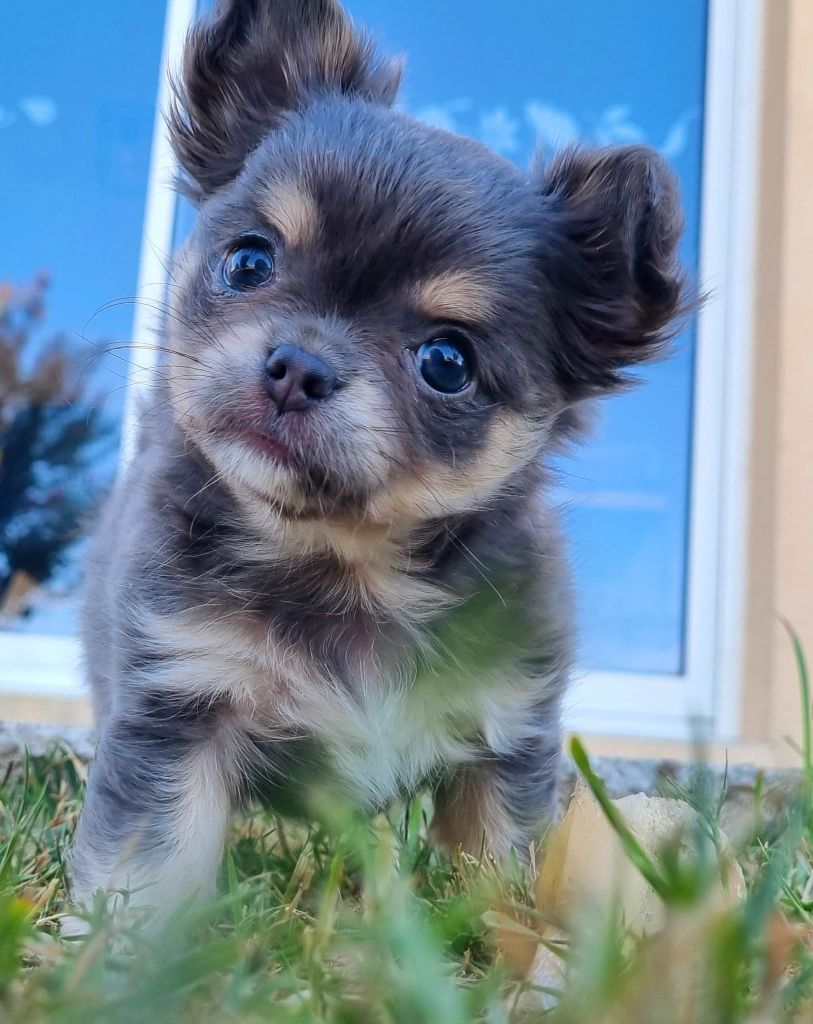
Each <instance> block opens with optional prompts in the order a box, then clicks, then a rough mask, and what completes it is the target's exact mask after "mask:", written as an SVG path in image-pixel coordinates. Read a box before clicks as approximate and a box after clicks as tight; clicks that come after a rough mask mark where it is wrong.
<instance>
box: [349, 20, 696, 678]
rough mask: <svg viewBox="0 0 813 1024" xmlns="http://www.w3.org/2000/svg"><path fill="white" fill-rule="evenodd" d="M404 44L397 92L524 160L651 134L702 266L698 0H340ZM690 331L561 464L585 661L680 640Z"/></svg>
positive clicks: (677, 659) (661, 651) (668, 669)
mask: <svg viewBox="0 0 813 1024" xmlns="http://www.w3.org/2000/svg"><path fill="white" fill-rule="evenodd" d="M349 6H350V9H351V11H352V12H353V14H354V15H355V16H356V17H357V18H358V20H359V21H360V22H362V23H363V24H366V25H368V26H369V27H370V28H371V29H373V30H374V32H375V34H376V35H377V36H378V37H379V39H380V40H381V42H382V43H384V44H386V45H387V47H388V48H389V49H390V50H392V51H394V52H401V51H403V52H404V53H406V54H407V72H406V78H405V88H404V92H403V103H404V105H405V106H406V107H407V108H408V109H409V111H410V112H411V113H414V114H416V115H418V116H419V117H422V118H424V119H426V120H428V121H432V122H434V123H435V124H438V125H440V126H443V127H446V128H449V129H452V130H454V131H461V132H466V133H468V134H471V135H474V136H476V137H478V138H479V139H481V140H482V141H483V142H485V143H487V144H488V145H490V146H492V147H494V148H495V149H497V150H498V151H499V152H500V153H502V154H503V155H504V156H506V157H508V158H510V159H512V160H515V161H517V162H519V163H521V164H523V165H527V163H528V161H529V158H530V156H531V153H532V151H533V150H534V148H535V144H537V143H538V144H539V145H540V146H541V148H542V151H543V153H544V152H548V153H550V152H551V151H553V150H554V149H555V148H556V147H557V146H561V145H563V144H565V143H568V142H572V141H576V140H578V141H584V142H592V143H600V144H606V143H634V142H646V143H648V144H650V145H654V146H656V147H658V148H659V149H660V150H661V151H662V152H663V153H664V154H665V155H666V156H667V157H668V159H669V160H670V162H671V164H672V166H673V167H674V168H675V170H676V171H677V173H678V175H679V178H680V182H681V186H682V191H683V197H684V201H685V204H686V213H687V233H686V240H685V246H684V255H685V259H686V261H687V263H688V265H689V266H690V267H691V268H693V269H694V268H696V266H697V248H698V225H699V210H700V165H701V149H702V128H703V123H702V121H703V119H702V114H703V98H704V67H705V39H706V0H681V2H680V3H652V2H651V0H615V2H613V3H606V2H604V0H569V2H568V3H566V4H563V3H561V2H559V0H504V2H503V3H501V4H499V6H498V7H497V8H495V7H494V5H493V4H490V3H486V2H485V0H444V2H443V3H438V2H437V0H412V2H410V3H408V4H393V3H390V2H388V0H351V2H350V5H349ZM693 343H694V334H693V331H687V332H686V333H685V334H684V336H683V337H682V338H680V340H679V342H678V345H677V349H676V353H675V355H674V356H673V358H672V359H670V360H669V361H667V362H664V363H662V364H661V365H659V366H656V367H654V368H652V369H650V370H647V371H646V372H645V373H643V374H641V376H642V377H643V378H644V380H645V386H644V387H642V388H640V389H638V390H637V391H635V392H633V393H631V394H627V395H624V396H623V397H621V398H615V399H612V400H610V401H608V402H606V403H605V404H604V406H603V407H602V408H601V409H599V410H598V416H597V419H596V425H595V430H594V433H593V436H592V439H591V440H590V442H589V443H588V444H587V445H586V446H585V447H584V449H583V450H581V451H580V452H579V453H578V454H577V455H575V456H574V457H572V458H569V459H567V460H564V461H563V462H562V463H561V465H560V467H559V469H560V476H559V484H558V487H557V495H556V498H557V500H559V501H560V502H561V504H562V507H563V510H564V514H565V520H566V523H567V526H568V531H569V535H570V542H571V548H572V554H573V558H574V562H575V567H576V578H577V584H578V598H579V609H580V619H581V636H582V641H583V647H582V659H581V660H582V662H583V664H585V666H587V667H590V668H600V669H620V670H633V671H634V670H639V671H651V672H665V673H677V672H680V671H681V668H682V662H683V649H684V606H685V599H686V561H687V520H688V505H689V486H690V480H689V463H690V453H691V415H692V373H693Z"/></svg>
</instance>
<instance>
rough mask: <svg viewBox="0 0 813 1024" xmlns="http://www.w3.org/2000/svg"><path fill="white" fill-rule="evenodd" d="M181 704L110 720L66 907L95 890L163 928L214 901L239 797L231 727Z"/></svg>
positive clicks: (76, 849)
mask: <svg viewBox="0 0 813 1024" xmlns="http://www.w3.org/2000/svg"><path fill="white" fill-rule="evenodd" d="M207 713H208V714H210V712H202V713H201V714H200V715H198V714H197V713H196V712H195V711H194V710H192V711H190V709H189V707H188V706H187V707H186V708H185V709H183V710H182V711H181V712H178V709H177V706H176V707H173V708H172V709H169V708H167V710H166V713H162V712H161V711H160V709H159V712H158V713H156V710H155V707H154V706H152V707H150V708H148V709H141V710H139V711H136V712H131V713H130V714H128V715H127V716H126V717H123V716H118V717H115V718H113V719H112V720H110V721H108V722H107V723H106V724H105V726H104V728H103V731H102V735H101V737H100V741H99V746H98V749H97V754H96V761H95V763H94V765H93V767H92V769H91V773H90V781H89V784H88V790H87V796H86V801H85V807H84V810H83V812H82V816H81V819H80V822H79V827H78V829H77V833H76V838H75V841H74V846H73V849H72V851H71V854H70V858H69V871H68V874H69V891H70V895H71V898H72V900H73V901H74V902H75V903H77V904H80V905H85V906H87V905H88V903H89V902H90V901H91V899H92V897H93V894H94V893H95V892H96V891H97V890H100V889H101V890H103V891H104V892H106V893H107V894H109V895H110V896H111V899H112V900H113V901H114V902H116V901H118V900H119V899H120V898H119V897H116V896H115V895H114V894H115V893H116V892H117V891H119V890H126V891H127V892H128V893H129V897H128V904H129V905H130V906H134V907H136V908H150V921H151V924H152V925H153V926H158V925H160V924H161V923H162V922H163V921H165V920H166V919H167V917H168V916H169V915H170V914H171V913H172V911H173V910H174V909H175V908H177V907H178V906H179V904H181V903H183V902H185V901H187V900H189V899H192V898H195V897H201V896H202V897H205V896H207V895H210V894H211V893H212V892H213V891H214V888H215V882H216V876H217V871H218V867H219V865H220V861H221V857H222V854H223V847H224V844H225V841H226V832H227V828H228V822H229V814H230V811H231V807H232V803H233V798H234V794H235V790H236V762H237V758H236V746H235V744H234V741H233V740H232V738H231V737H230V736H229V733H228V731H227V730H225V729H223V728H218V726H217V724H216V723H215V722H213V721H209V720H206V721H204V715H205V714H207Z"/></svg>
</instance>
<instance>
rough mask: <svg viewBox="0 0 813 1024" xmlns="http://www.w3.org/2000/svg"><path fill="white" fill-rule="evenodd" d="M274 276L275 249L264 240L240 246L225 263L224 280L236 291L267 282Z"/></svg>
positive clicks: (246, 289) (233, 250) (248, 289)
mask: <svg viewBox="0 0 813 1024" xmlns="http://www.w3.org/2000/svg"><path fill="white" fill-rule="evenodd" d="M273 276H274V251H273V249H272V248H271V246H270V245H268V244H266V243H264V242H262V243H261V242H253V243H250V244H246V245H241V246H238V247H237V248H235V249H232V251H231V252H230V253H229V254H228V255H227V256H226V259H225V261H224V263H223V281H224V283H225V284H226V286H227V287H228V288H231V289H232V290H233V291H236V292H247V291H250V290H251V289H252V288H259V287H261V285H264V284H267V283H268V282H269V281H270V280H271V278H272V277H273Z"/></svg>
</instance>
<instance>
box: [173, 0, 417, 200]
mask: <svg viewBox="0 0 813 1024" xmlns="http://www.w3.org/2000/svg"><path fill="white" fill-rule="evenodd" d="M400 76H401V68H400V64H399V63H397V62H391V61H385V60H382V59H380V58H379V57H378V56H377V55H376V54H375V51H374V50H373V47H372V45H371V43H370V41H369V39H368V38H367V37H366V36H365V35H363V34H361V33H358V32H356V31H355V30H354V29H353V26H352V24H351V22H350V20H349V18H348V17H347V15H346V14H345V13H344V11H343V10H342V9H341V7H340V6H339V5H338V3H336V2H334V0H219V3H218V4H217V6H216V8H215V11H214V13H213V14H212V15H210V16H208V17H206V18H203V19H201V20H200V21H199V22H198V23H197V24H196V25H195V26H194V27H193V28H192V30H191V32H190V33H189V36H188V38H187V41H186V48H185V51H184V60H183V67H182V70H181V74H180V76H179V78H178V79H177V80H176V81H174V82H173V91H174V99H173V102H172V105H171V108H170V112H169V116H168V123H169V131H170V138H171V140H172V146H173V149H174V150H175V154H176V156H177V158H178V161H179V162H180V164H181V167H182V168H183V169H184V171H185V172H186V173H187V175H188V176H189V177H190V178H191V180H192V183H193V187H192V189H191V191H192V192H193V194H195V193H197V195H198V197H201V196H206V195H208V194H210V193H211V192H213V191H214V190H215V189H218V188H220V187H221V186H223V185H225V184H227V183H228V182H229V181H231V180H233V179H234V178H235V177H236V176H237V174H238V173H239V171H240V168H241V167H242V166H243V163H244V161H245V159H246V157H247V156H248V154H249V153H250V152H251V151H252V150H253V149H254V148H255V147H256V146H257V145H258V144H259V142H260V141H261V140H262V138H263V137H264V136H265V135H267V134H268V132H269V131H271V130H272V129H273V128H274V126H275V125H276V124H277V123H278V122H279V120H280V118H281V117H282V116H283V115H284V114H285V112H286V111H292V110H297V109H300V108H301V107H303V106H304V105H305V104H307V102H308V100H309V99H311V98H312V97H313V96H314V95H315V94H317V93H319V92H324V91H330V90H332V91H336V92H341V93H345V94H348V95H356V96H361V97H364V98H366V99H369V100H372V101H374V102H380V103H387V104H389V103H391V102H392V101H393V100H394V98H395V94H396V92H397V90H398V85H399V81H400Z"/></svg>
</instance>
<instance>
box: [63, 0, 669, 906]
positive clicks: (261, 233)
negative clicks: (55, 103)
mask: <svg viewBox="0 0 813 1024" xmlns="http://www.w3.org/2000/svg"><path fill="white" fill-rule="evenodd" d="M399 76H400V67H399V65H398V64H397V63H395V62H392V61H388V60H385V59H383V58H381V57H380V56H378V55H377V53H376V52H375V50H374V49H373V47H372V46H371V44H370V42H369V40H368V39H367V37H366V36H364V35H362V34H360V33H359V32H358V31H356V29H355V28H354V27H353V26H352V25H351V23H350V21H349V19H348V18H347V16H346V15H345V14H344V12H343V11H342V10H341V9H340V7H339V6H338V4H337V3H336V2H334V0H225V2H221V3H220V4H219V6H217V7H216V10H215V12H214V13H213V14H212V15H211V16H209V17H206V18H205V19H204V20H202V21H200V22H199V23H198V24H197V25H196V26H195V27H194V28H193V30H192V31H191V33H190V35H189V38H188V41H187V44H186V51H185V59H184V62H183V68H182V71H181V73H180V75H179V77H178V80H177V81H176V82H175V100H174V105H173V107H172V110H171V113H170V116H169V129H170V132H171V137H172V142H173V145H174V149H175V153H176V154H177V158H178V161H179V163H180V166H181V168H182V171H183V173H184V175H185V182H184V187H185V189H186V191H187V192H188V193H189V194H190V195H191V196H192V197H193V198H194V200H195V202H196V203H197V204H198V211H199V217H198V223H197V227H196V229H195V230H194V232H193V234H192V236H191V237H190V238H189V240H188V241H187V242H186V244H185V245H184V247H183V249H182V250H181V251H180V253H179V254H178V255H177V257H176V258H175V259H174V261H173V265H172V268H171V281H170V284H169V289H168V307H169V308H168V312H167V316H166V323H165V337H164V339H163V344H162V349H163V362H162V364H161V366H160V367H159V373H158V378H159V380H158V381H157V383H156V384H155V387H154V389H153V397H152V401H151V406H150V410H149V412H148V413H147V414H146V415H145V417H144V418H143V419H142V422H141V427H140V431H141V433H140V443H139V448H138V452H137V454H136V456H135V457H134V458H133V460H132V462H131V464H130V466H129V468H128V470H127V472H126V474H125V476H124V478H123V479H122V480H121V481H120V482H119V484H118V486H117V489H116V491H115V493H114V495H113V497H112V499H111V501H110V502H109V505H108V507H107V509H106V512H105V514H104V516H103V520H102V523H101V528H100V530H99V533H98V537H97V540H96V544H95V549H94V552H93V554H92V557H91V559H90V563H89V572H88V597H87V610H86V615H85V636H84V643H85V652H86V662H87V670H88V673H89V676H90V680H91V683H92V687H93V693H94V698H95V707H96V713H97V716H98V724H99V733H100V734H99V745H98V753H97V758H96V762H95V764H94V766H93V769H92V771H91V775H90V781H89V786H88V791H87V799H86V804H85V807H84V812H83V814H82V817H81V821H80V824H79V827H78V832H77V835H76V839H75V844H74V848H73V852H72V856H71V858H70V872H69V873H70V880H71V891H72V895H73V898H74V899H75V900H76V901H79V902H80V903H84V902H87V901H88V900H89V899H90V897H91V896H92V894H93V893H94V891H95V890H97V889H102V890H108V891H109V890H120V889H123V888H128V889H130V890H131V901H132V902H135V903H136V904H137V905H140V906H153V907H156V908H158V914H159V915H165V914H166V913H168V912H169V911H170V910H171V909H172V907H173V906H176V905H177V904H178V903H179V902H180V901H182V900H185V899H187V898H190V897H191V896H192V895H193V894H204V895H205V894H207V893H210V892H211V891H212V889H213V887H214V885H215V880H216V875H217V871H218V867H219V864H220V861H221V857H222V854H223V847H224V843H225V841H226V835H227V828H228V822H229V815H230V812H231V810H232V808H233V807H234V806H235V804H236V803H238V802H239V801H241V800H245V799H247V798H250V797H252V796H255V795H256V796H262V797H265V798H267V799H269V800H270V801H271V802H272V803H273V804H274V805H275V806H276V807H278V808H280V809H282V810H283V811H288V810H302V811H304V812H305V813H309V812H312V811H313V810H314V809H315V808H317V807H318V804H319V798H320V795H321V799H324V798H325V795H326V794H327V796H328V797H329V798H330V799H333V800H339V799H341V800H343V801H347V802H349V803H351V804H352V805H353V806H354V807H356V808H358V809H361V810H363V811H365V812H368V813H372V812H375V811H377V810H378V809H380V808H383V807H385V806H386V805H387V804H388V803H389V802H390V801H392V800H393V799H394V798H396V797H398V796H400V795H403V794H410V793H413V792H415V791H416V789H418V788H419V787H422V786H427V785H428V786H431V787H432V789H433V792H434V822H433V825H432V833H433V835H434V836H435V837H436V839H437V841H438V842H439V843H440V844H442V845H444V846H445V847H447V848H455V847H458V846H462V847H463V848H465V849H468V850H472V851H474V852H480V851H481V850H482V849H485V851H486V852H487V853H488V854H490V855H493V856H494V857H496V858H503V857H505V856H506V855H507V854H508V853H509V851H510V850H511V849H512V848H514V849H516V850H517V851H518V852H519V855H520V856H522V855H523V854H525V855H527V850H528V845H529V843H530V842H531V841H532V840H533V839H534V838H535V837H538V835H539V830H540V828H541V826H542V823H543V821H544V820H545V816H546V814H547V813H548V811H549V809H550V806H551V799H552V796H553V792H554V782H555V775H556V766H557V759H558V757H559V745H560V733H559V709H560V702H561V698H562V692H563V688H564V687H565V685H566V682H567V678H568V672H569V669H570V664H571V633H572V627H571V599H570V589H569V582H568V573H567V568H566V564H565V561H564V558H563V551H562V541H561V539H560V535H559V531H558V528H557V525H556V520H555V515H554V513H553V511H552V510H551V509H550V508H549V507H548V506H547V505H546V501H545V494H546V487H545V469H544V466H545V460H546V457H548V456H550V454H551V453H553V452H556V451H557V450H560V449H561V447H562V445H563V444H564V442H566V441H567V440H568V439H570V438H572V437H573V436H574V434H575V433H576V432H577V431H578V429H579V424H580V422H581V419H582V415H581V410H582V408H583V407H584V406H585V404H587V403H589V401H590V400H591V399H594V398H596V397H598V396H603V395H607V394H609V393H610V392H613V391H616V390H618V389H619V388H621V387H623V386H624V385H625V383H627V377H626V376H625V369H626V368H627V367H629V366H630V365H631V364H638V363H642V362H643V361H645V360H648V359H651V358H653V357H654V356H656V355H658V354H660V353H661V352H662V349H663V346H664V344H665V342H666V341H667V339H668V338H669V336H670V334H671V333H672V331H673V327H674V322H675V317H676V315H677V314H678V313H679V311H680V310H681V309H682V307H683V300H684V291H685V288H684V276H683V274H682V272H681V269H680V266H679V264H678V262H677V255H676V254H677V246H678V242H679V238H680V235H681V216H680V208H679V203H678V200H677V194H676V188H675V183H674V180H673V178H672V175H671V174H670V172H669V171H668V170H667V168H666V167H665V165H664V163H663V161H662V160H661V159H660V157H659V156H658V155H657V154H656V153H654V152H653V151H651V150H649V149H646V148H642V147H624V148H611V149H599V150H582V149H571V150H568V151H566V152H564V153H562V154H560V155H559V156H557V157H555V158H554V159H552V160H551V161H550V162H548V163H542V164H540V165H539V166H537V167H536V169H535V170H533V172H532V173H531V174H530V175H529V174H527V173H523V172H522V171H520V170H519V169H517V168H516V167H514V166H513V165H511V164H509V163H507V162H505V161H503V160H502V159H500V158H499V157H497V156H495V155H494V154H493V153H491V152H489V151H488V150H486V149H485V148H483V146H481V145H480V144H478V143H477V142H474V141H472V140H470V139H466V138H460V137H457V136H455V135H451V134H449V133H447V132H445V131H440V130H438V129H437V128H433V127H428V126H427V125H424V124H421V123H419V122H417V121H415V120H413V119H412V118H410V117H409V116H407V115H406V114H405V113H403V112H401V111H399V110H396V109H393V105H392V104H393V101H394V99H395V97H396V92H397V89H398V83H399Z"/></svg>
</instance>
